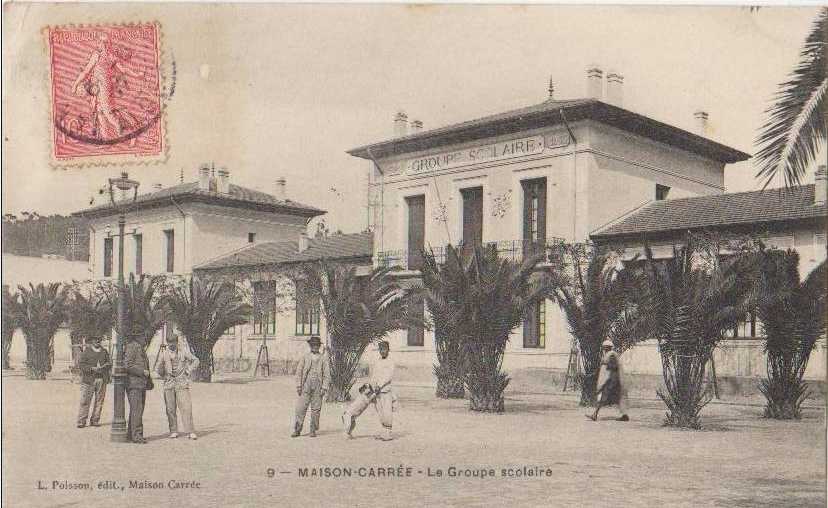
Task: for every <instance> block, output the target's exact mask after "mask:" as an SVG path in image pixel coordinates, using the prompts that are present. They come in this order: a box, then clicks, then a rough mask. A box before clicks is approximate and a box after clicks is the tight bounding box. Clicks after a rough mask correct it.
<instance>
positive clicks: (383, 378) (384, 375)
mask: <svg viewBox="0 0 828 508" xmlns="http://www.w3.org/2000/svg"><path fill="white" fill-rule="evenodd" d="M390 350H391V348H390V347H389V345H388V342H387V341H384V340H381V341H379V355H380V357H379V359H378V360H377V361H376V362H374V365H372V366H371V387H372V388H373V389H374V393H376V394H377V396H376V399H374V407H375V408H376V409H377V414H378V415H379V418H380V423H381V424H382V431H383V432H382V434H381V435H379V436H377V439H381V440H382V441H391V440H392V439H393V437H392V436H391V426H392V423H393V410H394V394H393V392H392V391H391V381H392V379H393V378H394V360H392V359H390V358H389V357H388V353H389V352H390Z"/></svg>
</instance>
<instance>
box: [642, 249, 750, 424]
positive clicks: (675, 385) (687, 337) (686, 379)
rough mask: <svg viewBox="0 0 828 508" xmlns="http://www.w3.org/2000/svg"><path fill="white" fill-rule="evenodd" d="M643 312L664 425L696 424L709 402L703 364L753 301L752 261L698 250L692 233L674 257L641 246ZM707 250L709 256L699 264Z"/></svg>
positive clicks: (745, 257)
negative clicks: (658, 369)
mask: <svg viewBox="0 0 828 508" xmlns="http://www.w3.org/2000/svg"><path fill="white" fill-rule="evenodd" d="M645 250H646V256H647V257H646V261H645V274H646V277H647V279H646V280H647V287H646V295H645V297H643V301H644V307H642V311H641V312H643V313H646V314H647V316H645V317H644V319H648V320H649V321H650V323H651V324H652V327H653V328H652V330H653V335H654V336H655V338H657V340H658V345H659V352H660V354H661V363H662V368H663V371H662V374H663V377H664V384H665V387H664V389H663V390H662V389H659V390H658V391H657V394H658V396H659V397H660V398H661V400H662V401H664V403H665V404H666V406H667V414H666V419H665V424H667V425H673V426H678V427H688V428H699V427H700V422H699V413H700V412H701V410H702V408H704V406H705V405H707V403H708V402H710V399H711V398H712V395H711V393H710V390H709V387H708V386H707V382H706V378H705V369H706V367H707V364H708V362H709V360H710V358H711V357H712V355H713V351H714V349H715V347H716V345H717V344H718V343H719V342H720V341H721V340H723V339H724V337H725V332H726V331H727V330H731V329H733V328H734V327H735V326H736V324H737V323H738V322H739V321H740V320H742V319H744V317H745V316H746V315H747V313H748V312H749V310H750V308H751V306H752V305H753V302H754V300H753V298H752V292H751V288H752V284H749V283H747V282H748V281H750V280H753V279H752V277H753V276H754V273H753V268H754V265H755V263H751V262H749V261H746V259H747V256H739V257H735V258H731V259H719V258H718V254H717V253H713V254H708V253H704V252H701V251H700V250H699V249H697V247H696V245H695V243H694V241H693V239H692V238H689V237H688V239H687V243H686V246H685V247H681V248H674V249H673V257H672V258H670V259H667V260H663V261H659V262H656V261H654V260H653V257H652V252H651V250H650V249H649V248H646V249H645ZM705 255H707V259H708V260H712V261H713V262H712V263H709V264H708V266H703V265H704V263H700V260H701V259H702V258H703V257H704V256H705Z"/></svg>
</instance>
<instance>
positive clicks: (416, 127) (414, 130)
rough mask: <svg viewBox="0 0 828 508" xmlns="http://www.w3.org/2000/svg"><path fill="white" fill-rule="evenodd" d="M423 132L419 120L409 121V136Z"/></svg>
mask: <svg viewBox="0 0 828 508" xmlns="http://www.w3.org/2000/svg"><path fill="white" fill-rule="evenodd" d="M421 130H423V122H421V121H419V120H412V121H411V134H415V133H417V132H420V131H421Z"/></svg>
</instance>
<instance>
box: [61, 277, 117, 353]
mask: <svg viewBox="0 0 828 508" xmlns="http://www.w3.org/2000/svg"><path fill="white" fill-rule="evenodd" d="M112 303H113V302H112V300H111V299H110V298H108V295H107V293H106V292H105V291H95V292H90V295H89V296H84V294H83V293H82V292H81V290H80V289H79V288H78V287H75V289H74V290H73V291H72V297H71V299H70V300H69V301H68V309H67V310H68V316H69V340H70V341H71V343H72V346H73V348H72V356H73V360H74V356H75V347H76V346H80V344H81V342H82V340H83V338H86V337H90V336H98V337H103V336H106V335H109V333H110V332H111V331H112V328H113V326H115V312H114V309H113V307H112Z"/></svg>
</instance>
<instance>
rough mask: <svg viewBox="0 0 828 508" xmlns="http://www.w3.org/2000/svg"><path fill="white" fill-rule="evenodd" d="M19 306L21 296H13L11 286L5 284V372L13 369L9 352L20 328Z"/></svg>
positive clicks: (3, 323) (3, 359)
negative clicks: (16, 331) (15, 334)
mask: <svg viewBox="0 0 828 508" xmlns="http://www.w3.org/2000/svg"><path fill="white" fill-rule="evenodd" d="M19 304H20V296H19V295H18V294H17V293H15V294H12V292H11V291H10V290H9V286H8V285H6V284H3V322H2V328H3V357H2V365H3V370H8V369H11V364H10V362H9V352H10V351H11V345H12V339H13V338H14V332H15V330H17V329H18V328H20V318H21V316H20V314H19V310H20V307H19Z"/></svg>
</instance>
